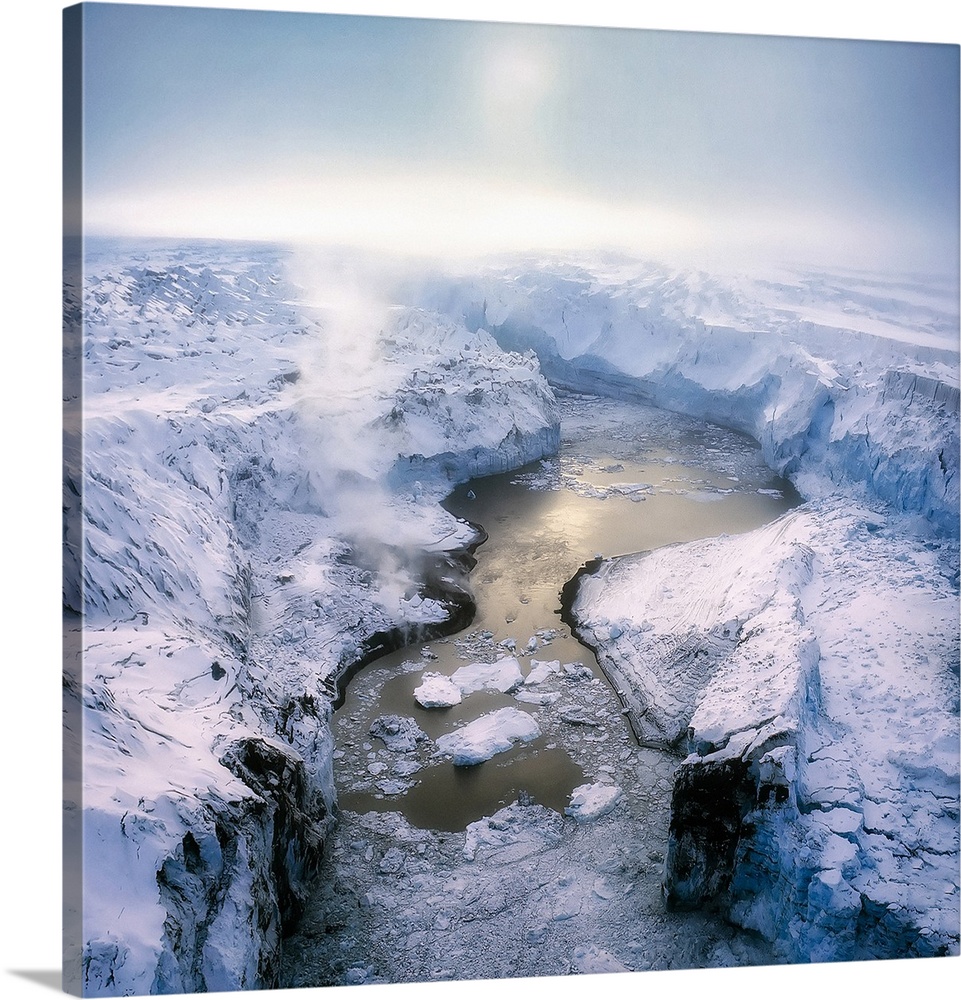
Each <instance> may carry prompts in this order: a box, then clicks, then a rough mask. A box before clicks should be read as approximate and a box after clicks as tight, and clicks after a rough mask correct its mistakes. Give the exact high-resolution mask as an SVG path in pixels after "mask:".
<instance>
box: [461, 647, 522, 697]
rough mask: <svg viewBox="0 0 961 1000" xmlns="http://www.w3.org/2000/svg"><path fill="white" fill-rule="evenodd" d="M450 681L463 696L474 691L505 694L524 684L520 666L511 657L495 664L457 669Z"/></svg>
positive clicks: (482, 664) (469, 665)
mask: <svg viewBox="0 0 961 1000" xmlns="http://www.w3.org/2000/svg"><path fill="white" fill-rule="evenodd" d="M450 679H451V682H452V683H453V684H456V685H457V687H458V688H460V691H461V694H465V695H466V694H473V693H474V692H475V691H500V692H502V693H503V694H507V693H508V692H509V691H513V690H514V688H516V687H519V686H520V685H521V684H523V683H524V675H523V674H522V673H521V667H520V664H519V663H518V662H517V660H516V658H515V657H513V656H505V657H504V659H502V660H498V661H497V662H496V663H470V664H468V665H467V666H466V667H458V668H457V670H455V671H454V672H453V673H452V674H451V676H450Z"/></svg>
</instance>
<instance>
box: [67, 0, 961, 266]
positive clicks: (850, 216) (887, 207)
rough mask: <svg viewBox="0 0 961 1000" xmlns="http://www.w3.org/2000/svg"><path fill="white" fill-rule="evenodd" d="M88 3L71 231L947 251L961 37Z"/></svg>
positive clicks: (692, 248) (911, 257) (911, 259)
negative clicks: (949, 41) (925, 40)
mask: <svg viewBox="0 0 961 1000" xmlns="http://www.w3.org/2000/svg"><path fill="white" fill-rule="evenodd" d="M83 17H84V122H83V142H84V146H83V166H84V226H85V231H86V232H87V233H91V234H105V235H136V236H162V237H209V238H214V237H227V238H239V239H267V240H289V241H307V242H319V243H336V244H356V245H361V246H369V247H373V248H377V249H385V250H391V251H402V252H404V253H409V254H414V255H436V254H441V255H447V256H450V255H458V254H474V253H481V252H496V251H500V250H528V249H530V250H534V249H542V248H551V249H587V248H593V247H612V248H622V249H625V250H630V251H633V252H639V253H645V254H651V253H657V252H658V251H662V252H664V253H668V254H670V253H674V252H677V253H684V252H688V253H694V252H706V253H711V252H717V253H727V252H743V253H755V254H757V253H761V254H768V255H772V254H774V255H778V256H786V257H790V256H800V257H804V258H807V259H810V258H811V256H812V254H813V255H820V256H822V257H825V256H826V257H830V258H831V260H830V261H829V262H831V263H841V262H845V263H863V264H868V263H879V264H882V265H891V266H897V267H900V268H906V269H909V270H919V269H931V268H934V269H939V270H944V271H946V272H948V273H950V272H952V271H956V269H957V259H958V201H959V199H958V146H959V130H958V121H959V105H958V83H959V73H958V69H959V59H958V51H959V50H958V46H956V45H934V44H920V43H895V42H857V41H838V40H823V39H798V38H776V37H760V36H749V35H711V34H701V33H694V32H690V33H688V32H664V31H643V30H638V29H623V30H619V29H609V28H571V27H550V26H542V25H517V24H494V23H480V22H464V21H440V20H416V19H410V20H408V19H400V18H380V17H357V16H341V15H326V14H294V13H278V12H255V11H239V10H233V11H231V10H218V9H200V8H178V7H168V8H163V7H149V6H125V5H112V4H108V5H103V6H99V5H94V6H87V7H85V8H84V14H83Z"/></svg>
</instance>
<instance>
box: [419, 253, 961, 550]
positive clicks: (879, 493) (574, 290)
mask: <svg viewBox="0 0 961 1000" xmlns="http://www.w3.org/2000/svg"><path fill="white" fill-rule="evenodd" d="M411 294H413V295H415V296H416V297H417V299H418V300H419V301H421V302H423V303H425V304H430V305H432V306H434V307H436V308H439V309H441V310H442V311H445V312H448V313H450V314H451V315H452V316H454V317H456V318H458V319H459V320H463V321H464V322H465V323H466V324H467V325H468V326H469V327H471V328H472V329H483V330H486V331H488V332H490V333H491V334H492V335H493V336H494V337H496V338H497V340H498V342H499V343H500V344H501V345H502V346H504V347H507V348H510V349H512V350H527V349H533V350H535V351H536V352H537V355H538V357H539V359H540V362H541V368H542V370H543V371H544V373H545V374H546V375H547V377H548V378H549V379H550V380H551V381H552V382H553V383H555V384H558V385H566V386H569V387H573V388H579V389H585V390H588V391H592V392H595V391H596V392H601V393H604V394H608V395H609V394H612V393H615V394H621V395H624V396H627V397H634V398H640V399H643V400H645V401H647V402H653V403H655V404H657V405H659V406H664V407H666V408H668V409H672V410H677V411H679V412H683V413H688V414H691V415H693V416H697V417H701V418H704V419H707V420H711V421H714V422H717V423H720V424H723V425H725V426H728V427H733V428H735V429H737V430H741V431H744V432H745V433H747V434H750V435H751V436H752V437H753V438H754V439H755V440H756V441H758V442H759V443H760V445H761V447H762V449H763V453H764V457H765V460H766V461H767V462H768V464H769V465H770V466H771V468H772V469H774V470H775V471H776V472H778V473H779V474H781V475H785V476H788V477H790V478H791V479H793V480H794V481H795V482H796V484H797V485H799V486H800V487H801V489H802V492H804V493H805V494H806V495H808V496H824V495H830V494H831V493H832V492H834V491H835V490H836V489H837V488H838V487H842V488H844V489H845V490H851V489H852V488H860V489H861V490H862V491H863V492H865V493H866V494H868V495H872V496H876V497H879V498H881V499H882V500H884V501H886V502H888V503H890V504H892V505H893V506H895V507H896V508H898V509H901V510H905V511H908V512H910V513H911V514H919V515H921V516H922V517H924V518H926V519H927V520H928V521H929V522H930V523H931V524H933V525H935V526H936V527H937V528H938V529H939V530H940V531H942V532H945V533H947V534H949V535H952V536H955V537H956V536H957V534H958V516H959V502H958V496H959V490H958V454H959V436H958V401H959V393H958V344H957V338H958V305H957V283H956V280H954V281H952V280H951V279H950V278H940V279H939V278H928V277H921V276H908V277H905V276H903V275H880V274H870V273H864V272H842V271H838V272H826V271H823V270H816V269H801V268H788V267H778V268H775V267H771V266H768V267H765V268H764V269H762V270H760V271H759V272H757V273H755V274H753V275H752V276H748V275H747V274H745V273H743V272H735V271H731V272H730V273H726V274H725V273H722V272H718V273H711V274H708V273H706V272H703V271H696V270H690V269H684V268H672V267H666V266H660V265H655V264H639V263H637V262H632V261H625V260H620V259H616V258H600V259H598V260H597V261H595V262H593V263H591V264H585V263H582V262H577V263H573V262H564V261H551V262H546V261H541V260H517V261H512V262H510V263H508V264H504V265H493V264H492V265H489V266H488V267H487V268H486V269H485V270H483V271H481V272H480V273H479V274H477V273H473V272H472V273H469V274H464V275H448V276H443V277H439V278H435V279H433V280H429V281H424V282H422V283H421V284H420V285H418V286H417V287H416V288H415V289H412V293H411Z"/></svg>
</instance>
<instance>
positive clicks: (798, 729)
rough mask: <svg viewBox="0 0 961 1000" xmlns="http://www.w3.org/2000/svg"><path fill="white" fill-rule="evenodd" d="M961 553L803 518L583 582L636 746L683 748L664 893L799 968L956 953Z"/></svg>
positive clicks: (872, 518)
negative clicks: (724, 914) (761, 941)
mask: <svg viewBox="0 0 961 1000" xmlns="http://www.w3.org/2000/svg"><path fill="white" fill-rule="evenodd" d="M956 567H957V547H956V545H955V544H953V543H943V544H941V543H935V542H932V541H930V540H925V539H923V538H918V537H916V536H913V535H911V534H910V533H909V532H907V531H905V526H904V523H903V518H902V517H900V516H898V515H889V514H885V513H884V512H883V510H881V509H877V510H871V509H868V508H858V507H853V506H851V505H850V504H849V503H848V502H847V501H837V500H835V501H824V502H821V503H817V504H808V505H806V507H804V508H802V509H800V510H798V511H797V512H794V513H791V514H788V515H784V516H783V517H781V518H780V519H779V520H778V521H776V522H774V523H773V524H771V525H769V526H767V527H765V528H762V529H759V530H757V531H754V532H751V533H750V534H748V535H743V536H734V537H722V538H718V539H711V540H707V541H703V542H697V543H692V544H687V545H680V546H672V547H668V548H665V549H659V550H656V551H654V552H652V553H649V554H646V555H641V556H629V557H624V558H622V559H620V560H615V561H612V562H608V563H605V564H603V565H602V566H601V567H600V568H599V569H598V571H597V572H596V573H595V574H594V575H585V576H583V577H582V578H581V582H580V587H579V591H578V595H577V599H576V601H575V604H574V612H575V615H576V616H577V617H578V619H579V621H580V622H581V630H582V632H583V635H584V637H585V638H586V639H587V641H589V642H590V643H592V644H594V645H596V646H597V647H598V649H599V655H600V657H601V658H602V664H603V666H604V668H605V670H606V671H607V672H608V673H609V674H610V676H611V677H612V679H614V681H615V683H616V684H617V686H618V687H619V688H620V690H621V691H622V693H623V699H624V701H625V703H626V705H627V706H628V709H629V711H630V716H631V719H632V722H633V724H634V726H635V728H636V729H637V731H638V733H639V734H640V735H641V737H642V739H644V740H645V741H647V742H650V743H653V744H671V745H675V746H680V747H681V748H683V749H684V750H685V751H686V752H687V753H688V757H687V758H686V760H685V761H684V762H683V764H682V766H681V767H680V769H679V770H678V772H677V774H676V775H675V786H674V803H673V809H672V821H671V833H670V843H669V849H668V857H667V862H666V871H665V896H666V899H667V902H668V904H669V905H672V906H675V907H694V906H699V905H700V904H701V903H703V902H704V901H705V900H707V899H710V898H719V899H721V900H722V901H723V902H724V903H725V905H726V906H727V907H728V910H729V912H730V914H731V916H732V917H733V918H734V919H735V921H736V922H738V923H740V924H742V925H743V926H746V927H750V928H753V929H756V930H758V931H760V932H761V933H762V934H764V936H765V937H767V938H768V939H769V940H771V941H772V942H773V943H774V945H775V947H776V948H777V949H778V950H779V952H780V953H781V954H782V955H783V956H784V957H785V958H787V959H789V960H792V961H799V960H800V961H809V960H810V961H819V960H829V959H852V958H865V957H898V956H901V957H903V956H909V955H931V954H939V953H950V954H956V953H957V952H958V943H959V929H958V910H959V889H958V858H959V845H958V782H959V759H958V742H957V726H958V714H957V713H958V646H959V637H958V624H957V623H958V615H959V603H958V592H957V586H956V578H955V572H956Z"/></svg>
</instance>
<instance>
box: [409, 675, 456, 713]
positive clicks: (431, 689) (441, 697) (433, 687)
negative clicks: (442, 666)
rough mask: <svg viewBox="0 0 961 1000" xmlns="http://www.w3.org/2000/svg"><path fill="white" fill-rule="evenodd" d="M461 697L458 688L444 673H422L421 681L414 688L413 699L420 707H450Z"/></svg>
mask: <svg viewBox="0 0 961 1000" xmlns="http://www.w3.org/2000/svg"><path fill="white" fill-rule="evenodd" d="M462 697H463V695H462V694H461V690H460V688H459V687H458V686H457V685H456V684H454V682H453V681H452V680H451V679H450V678H449V677H447V676H446V675H445V674H430V673H428V674H424V680H423V683H422V684H420V686H419V687H416V688H414V699H415V700H416V702H417V704H418V705H420V707H421V708H450V707H451V706H452V705H457V704H459V703H460V701H461V699H462Z"/></svg>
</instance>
